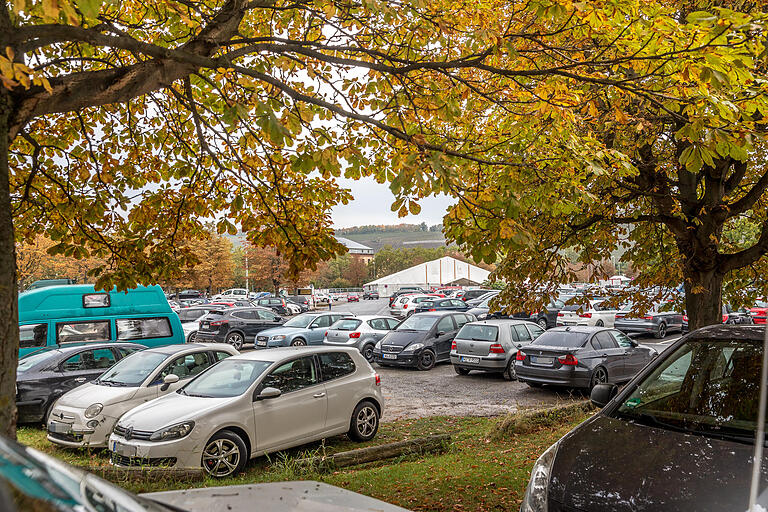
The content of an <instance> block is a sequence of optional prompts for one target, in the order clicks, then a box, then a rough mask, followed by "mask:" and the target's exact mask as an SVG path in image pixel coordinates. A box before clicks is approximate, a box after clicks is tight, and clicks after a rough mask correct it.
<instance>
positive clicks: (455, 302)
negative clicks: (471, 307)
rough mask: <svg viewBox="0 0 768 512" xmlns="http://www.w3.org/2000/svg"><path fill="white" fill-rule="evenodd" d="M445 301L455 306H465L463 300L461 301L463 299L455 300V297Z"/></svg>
mask: <svg viewBox="0 0 768 512" xmlns="http://www.w3.org/2000/svg"><path fill="white" fill-rule="evenodd" d="M447 302H448V303H449V304H451V305H453V306H457V307H463V306H465V303H464V301H463V300H456V299H451V300H449V301H447Z"/></svg>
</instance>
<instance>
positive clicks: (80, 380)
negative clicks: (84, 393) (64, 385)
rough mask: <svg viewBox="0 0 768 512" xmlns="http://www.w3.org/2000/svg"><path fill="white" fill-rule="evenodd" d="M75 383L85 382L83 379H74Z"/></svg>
mask: <svg viewBox="0 0 768 512" xmlns="http://www.w3.org/2000/svg"><path fill="white" fill-rule="evenodd" d="M75 382H85V377H78V378H76V379H75Z"/></svg>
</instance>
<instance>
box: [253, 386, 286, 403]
mask: <svg viewBox="0 0 768 512" xmlns="http://www.w3.org/2000/svg"><path fill="white" fill-rule="evenodd" d="M282 394H283V392H282V391H280V390H279V389H277V388H264V389H262V390H261V393H259V394H258V395H257V396H256V400H269V399H272V398H277V397H279V396H280V395H282Z"/></svg>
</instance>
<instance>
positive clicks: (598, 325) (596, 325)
mask: <svg viewBox="0 0 768 512" xmlns="http://www.w3.org/2000/svg"><path fill="white" fill-rule="evenodd" d="M604 325H605V324H604V323H603V321H602V320H598V321H597V322H595V327H603V326H604Z"/></svg>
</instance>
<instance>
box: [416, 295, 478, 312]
mask: <svg viewBox="0 0 768 512" xmlns="http://www.w3.org/2000/svg"><path fill="white" fill-rule="evenodd" d="M467 310H469V306H467V303H466V302H464V301H463V300H461V299H435V298H432V299H430V300H425V301H423V302H421V303H419V304H417V305H416V308H415V310H414V311H415V312H416V313H425V312H432V311H467Z"/></svg>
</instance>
